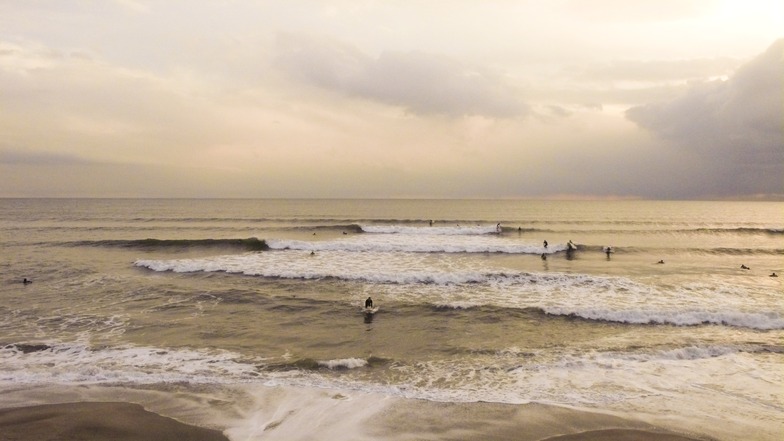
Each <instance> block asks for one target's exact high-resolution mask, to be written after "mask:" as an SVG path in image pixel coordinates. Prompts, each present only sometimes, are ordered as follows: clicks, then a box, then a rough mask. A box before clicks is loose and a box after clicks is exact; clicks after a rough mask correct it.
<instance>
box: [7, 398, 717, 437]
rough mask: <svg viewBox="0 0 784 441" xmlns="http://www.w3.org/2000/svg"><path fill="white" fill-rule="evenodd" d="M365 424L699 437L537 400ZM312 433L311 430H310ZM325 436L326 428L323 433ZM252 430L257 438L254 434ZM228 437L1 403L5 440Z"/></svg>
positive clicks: (155, 422)
mask: <svg viewBox="0 0 784 441" xmlns="http://www.w3.org/2000/svg"><path fill="white" fill-rule="evenodd" d="M311 423H312V424H313V426H312V427H310V428H305V430H302V429H303V427H301V426H300V427H299V429H300V430H298V431H297V432H296V434H295V433H291V432H288V431H287V430H286V429H285V428H284V427H283V426H285V424H281V425H280V427H278V426H268V427H267V428H266V429H265V431H264V433H263V435H262V434H260V433H259V434H256V437H258V439H289V436H292V438H291V439H305V438H303V436H305V437H307V436H310V437H312V438H311V439H329V438H331V437H330V435H329V431H326V433H325V432H322V431H321V430H320V427H319V424H318V423H317V422H315V421H311ZM362 426H363V428H364V430H359V431H349V432H348V433H346V432H344V437H342V439H347V440H349V439H350V440H365V439H368V440H369V439H381V440H383V439H388V440H396V441H402V440H421V439H427V440H443V441H447V440H453V441H468V440H475V439H483V440H496V441H506V440H509V441H512V440H515V441H527V440H530V441H598V440H609V441H695V440H707V439H709V438H703V437H697V438H692V437H689V436H686V435H682V434H677V433H674V432H669V431H665V430H662V429H660V428H657V427H654V426H651V425H649V424H647V423H644V422H640V421H634V420H628V419H624V418H619V417H614V416H609V415H604V414H595V413H590V412H584V411H577V410H571V409H564V408H559V407H553V406H544V405H537V404H529V405H503V404H493V403H433V402H427V401H417V400H413V401H412V400H396V401H395V402H393V403H390V404H389V405H388V406H384V410H383V411H382V412H380V413H376V414H374V415H373V417H372V418H369V419H366V420H365V424H363V425H362ZM308 434H309V435H308ZM321 435H325V436H324V437H322V436H321ZM256 437H254V439H255V438H256ZM185 439H187V440H191V441H228V440H229V438H228V437H226V436H225V435H224V434H223V433H221V431H219V430H211V429H205V428H200V427H195V426H192V425H188V424H183V423H181V422H178V421H176V420H174V419H171V418H167V417H164V416H161V415H158V414H156V413H153V412H149V411H146V410H144V408H143V407H142V406H141V405H138V404H130V403H118V402H79V403H61V404H47V405H36V406H28V407H18V408H8V409H2V410H0V441H11V440H13V441H33V440H35V441H47V440H84V441H110V440H119V441H142V440H144V441H149V440H159V441H169V440H171V441H174V440H185Z"/></svg>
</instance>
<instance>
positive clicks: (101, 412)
mask: <svg viewBox="0 0 784 441" xmlns="http://www.w3.org/2000/svg"><path fill="white" fill-rule="evenodd" d="M0 440H3V441H12V440H13V441H27V440H29V441H33V440H36V441H46V440H53V441H54V440H84V441H109V440H114V441H137V440H138V441H142V440H159V441H169V440H171V441H180V440H191V441H228V438H226V436H224V435H223V434H221V432H220V431H217V430H211V429H204V428H201V427H196V426H191V425H187V424H183V423H181V422H179V421H176V420H174V419H171V418H167V417H163V416H161V415H158V414H156V413H152V412H148V411H146V410H144V408H143V407H142V406H140V405H138V404H130V403H99V402H89V403H63V404H46V405H40V406H29V407H21V408H11V409H2V410H0Z"/></svg>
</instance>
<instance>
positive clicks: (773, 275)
mask: <svg viewBox="0 0 784 441" xmlns="http://www.w3.org/2000/svg"><path fill="white" fill-rule="evenodd" d="M778 276H779V275H778V274H776V273H771V275H770V276H769V277H778Z"/></svg>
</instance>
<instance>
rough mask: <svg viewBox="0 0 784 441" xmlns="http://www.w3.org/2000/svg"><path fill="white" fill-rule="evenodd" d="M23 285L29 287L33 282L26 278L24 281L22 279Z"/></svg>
mask: <svg viewBox="0 0 784 441" xmlns="http://www.w3.org/2000/svg"><path fill="white" fill-rule="evenodd" d="M22 283H23V284H24V285H29V284H31V283H33V281H32V280H30V279H28V278H27V277H25V278H24V279H22Z"/></svg>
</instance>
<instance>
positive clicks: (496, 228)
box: [495, 222, 501, 233]
mask: <svg viewBox="0 0 784 441" xmlns="http://www.w3.org/2000/svg"><path fill="white" fill-rule="evenodd" d="M495 231H497V232H499V233H500V232H501V223H500V222H499V223H498V224H496V226H495Z"/></svg>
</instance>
